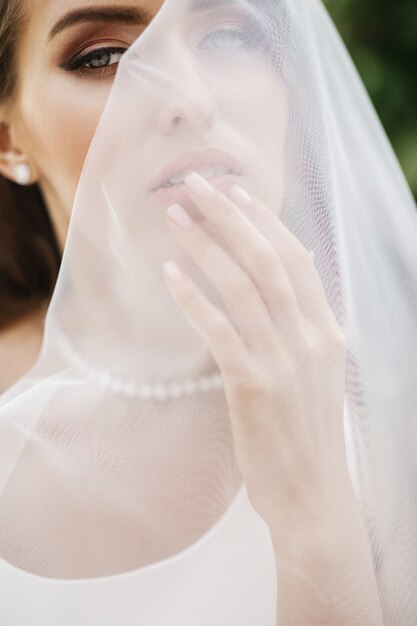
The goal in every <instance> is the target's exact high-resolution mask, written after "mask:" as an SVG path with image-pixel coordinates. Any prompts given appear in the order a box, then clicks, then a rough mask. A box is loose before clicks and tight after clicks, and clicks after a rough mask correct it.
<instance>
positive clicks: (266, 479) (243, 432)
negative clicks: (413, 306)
mask: <svg viewBox="0 0 417 626" xmlns="http://www.w3.org/2000/svg"><path fill="white" fill-rule="evenodd" d="M186 186H187V190H188V193H189V196H190V198H191V200H192V202H193V203H194V205H195V206H196V207H197V208H198V210H199V211H200V212H201V213H202V215H203V216H204V218H205V219H206V220H207V221H208V222H209V224H210V225H211V226H212V227H214V229H215V231H216V233H218V235H220V237H221V239H222V242H223V243H224V244H225V246H222V245H220V244H219V242H218V241H217V240H216V238H215V237H212V236H211V235H209V234H208V233H207V232H206V231H205V230H204V229H203V228H202V227H201V226H200V224H199V223H197V222H195V221H193V220H192V219H191V218H190V215H189V214H187V213H186V212H185V210H184V209H182V207H179V205H174V207H170V209H168V215H169V220H168V223H169V225H170V228H171V230H172V232H173V233H174V235H175V237H176V238H177V239H178V241H179V242H180V244H181V245H182V246H183V248H184V249H185V250H186V252H187V253H188V254H189V255H190V256H191V257H192V258H193V260H194V261H195V262H196V263H197V265H198V266H199V267H200V268H201V270H202V271H203V272H204V273H205V275H206V276H207V278H208V279H209V280H210V282H211V283H212V284H213V286H214V287H215V288H216V290H217V291H218V293H219V294H220V296H221V298H222V300H223V302H224V304H225V307H226V310H227V312H228V315H225V314H224V313H223V312H222V311H220V309H218V308H217V307H215V306H214V305H213V304H212V302H210V301H209V300H208V298H206V297H205V295H204V294H203V293H202V291H201V290H200V289H199V288H198V287H197V286H196V285H195V283H194V282H193V281H191V279H190V278H189V277H188V276H186V275H185V274H184V273H183V272H181V271H180V269H179V268H178V267H177V266H176V265H175V264H174V263H172V262H169V263H167V264H165V266H164V268H165V272H166V276H167V277H168V278H170V279H169V280H168V281H167V284H168V285H169V289H170V291H171V293H172V295H173V297H174V299H175V300H176V302H177V303H178V305H179V306H180V307H181V309H182V310H183V312H184V314H185V316H186V317H187V319H188V320H189V322H190V323H191V324H192V326H193V327H194V328H195V329H196V330H197V331H198V332H199V333H200V334H201V336H202V337H203V338H204V339H205V340H206V342H207V343H208V345H209V348H210V350H211V352H212V354H213V358H214V359H215V361H216V362H217V364H218V366H219V368H220V371H221V373H222V377H223V381H224V387H225V393H226V399H227V403H228V407H229V410H230V418H231V423H232V430H233V436H234V443H235V449H236V457H237V461H238V464H239V468H240V471H241V473H242V477H243V479H244V481H245V484H246V488H247V491H248V495H249V498H250V500H251V502H252V505H253V506H254V508H255V510H257V512H258V513H259V514H260V515H261V517H263V519H264V520H265V521H266V522H267V524H268V525H269V526H270V527H271V528H273V529H274V535H275V538H278V541H280V539H279V538H282V542H283V543H282V545H283V546H284V545H285V539H286V538H287V534H288V531H289V529H291V531H294V530H295V529H305V528H306V527H308V524H309V523H311V522H316V524H314V527H318V526H319V525H320V523H321V521H322V517H324V516H326V521H329V520H330V519H331V517H332V514H333V513H334V512H336V511H337V510H338V506H339V504H340V502H339V501H338V498H344V497H345V495H346V493H347V492H348V498H347V499H348V500H349V502H350V501H351V500H350V498H351V496H352V491H350V488H351V485H350V482H349V478H348V470H347V463H346V452H345V444H344V434H343V398H344V377H345V357H346V340H345V337H344V335H343V333H342V331H341V329H340V327H339V325H338V323H337V321H336V319H335V317H334V315H333V313H332V311H331V309H330V307H329V305H328V303H327V299H326V296H325V293H324V289H323V286H322V283H321V280H320V277H319V275H318V273H317V271H316V269H315V266H314V262H313V257H312V255H311V254H310V253H309V252H308V251H307V250H306V249H305V248H304V247H303V246H302V245H301V243H300V242H299V241H298V240H297V239H296V238H295V237H294V236H293V235H292V234H291V233H290V232H289V231H288V229H287V228H286V227H285V226H284V225H283V224H282V222H281V221H280V220H279V219H278V218H277V217H276V216H275V215H274V214H273V213H272V212H271V211H270V210H268V209H267V208H266V207H265V206H264V205H263V204H262V203H261V202H260V201H259V200H257V199H255V198H251V197H250V196H249V195H248V194H246V192H245V191H244V190H243V189H241V188H240V187H236V186H235V187H234V188H232V192H231V194H230V195H233V198H234V199H236V200H237V201H238V202H237V203H236V202H234V201H233V200H232V199H230V198H229V197H227V196H226V195H224V194H223V193H222V192H220V191H219V190H217V189H215V188H213V187H212V186H211V185H209V183H208V182H207V181H206V180H205V179H204V178H202V177H201V176H199V175H198V174H196V173H193V174H191V175H190V176H188V177H187V180H186ZM229 193H230V192H229ZM181 209H182V211H181ZM242 209H244V211H245V213H246V214H247V215H248V216H250V218H251V219H249V217H247V215H246V214H245V213H244V211H243V210H242ZM175 216H177V220H178V221H177V222H175V221H174V218H175ZM252 220H253V221H257V222H259V223H263V224H265V226H266V227H267V228H270V229H271V232H274V233H275V234H276V239H277V245H272V244H271V242H270V241H269V239H268V238H267V237H265V236H264V235H262V234H261V232H260V231H259V230H258V229H257V228H256V227H255V226H254V225H253V223H252ZM178 222H179V223H178ZM180 224H182V226H181V225H180ZM226 246H227V248H226ZM235 259H236V260H235ZM341 486H342V488H340V487H341Z"/></svg>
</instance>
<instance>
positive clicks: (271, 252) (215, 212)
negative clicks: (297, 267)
mask: <svg viewBox="0 0 417 626" xmlns="http://www.w3.org/2000/svg"><path fill="white" fill-rule="evenodd" d="M185 183H186V186H187V191H188V193H189V195H190V197H191V199H192V201H193V202H194V204H195V205H196V206H197V208H198V209H199V210H200V211H201V212H202V213H203V215H204V217H205V218H206V219H207V220H208V221H209V222H210V223H211V224H212V225H213V226H214V228H215V229H216V231H217V232H218V233H219V234H220V235H221V237H222V239H223V240H224V241H225V243H226V244H227V246H228V247H229V248H230V251H231V252H232V253H233V254H234V255H235V256H236V257H237V258H238V260H239V263H241V265H242V267H243V268H244V269H245V270H246V272H247V273H248V275H249V276H250V278H251V279H252V281H253V283H254V284H255V285H256V287H257V289H258V291H259V293H260V295H261V297H262V300H263V301H264V303H265V305H266V307H267V309H268V311H269V313H270V316H271V319H272V320H273V322H274V323H275V324H277V325H278V327H279V325H282V326H283V327H285V328H286V329H288V328H289V324H292V325H296V324H297V323H299V322H301V311H300V308H299V305H298V301H297V298H296V294H295V292H294V289H293V287H292V284H291V281H290V279H289V276H288V274H287V272H286V270H285V267H284V265H283V263H282V260H281V258H280V255H279V254H278V253H277V251H276V250H275V249H274V247H273V246H272V245H271V243H270V242H269V241H268V239H266V238H265V237H264V236H263V235H262V234H261V233H260V232H259V230H258V229H257V228H256V227H255V226H254V224H253V223H252V222H251V221H250V219H249V218H248V217H247V216H246V215H244V213H243V212H242V211H241V209H240V208H239V207H238V206H237V204H236V203H235V202H233V201H232V200H231V199H230V198H228V197H227V196H225V195H224V194H223V193H222V192H221V191H219V190H218V189H215V188H214V187H213V186H212V185H210V184H209V183H208V182H207V181H206V180H205V179H204V178H202V177H201V176H200V175H199V174H197V173H193V174H190V175H189V176H188V177H187V178H186V180H185ZM248 200H249V202H250V203H251V199H250V196H248Z"/></svg>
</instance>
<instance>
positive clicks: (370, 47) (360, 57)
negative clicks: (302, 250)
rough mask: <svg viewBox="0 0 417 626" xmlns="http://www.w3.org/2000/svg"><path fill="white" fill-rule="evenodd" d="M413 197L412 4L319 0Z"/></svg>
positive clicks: (416, 72)
mask: <svg viewBox="0 0 417 626" xmlns="http://www.w3.org/2000/svg"><path fill="white" fill-rule="evenodd" d="M323 1H324V4H325V5H326V6H327V9H328V11H329V13H330V15H331V16H332V18H333V20H334V21H335V23H336V25H337V27H338V29H339V31H340V33H341V35H342V37H343V39H344V41H345V43H346V45H347V47H348V49H349V51H350V53H351V55H352V57H353V60H354V62H355V64H356V66H357V68H358V70H359V72H360V74H361V76H362V79H363V81H364V82H365V85H366V87H367V89H368V92H369V94H370V96H371V98H372V100H373V102H374V105H375V107H376V109H377V111H378V114H379V116H380V118H381V120H382V123H383V125H384V126H385V129H386V131H387V134H388V136H389V138H390V141H391V143H392V144H393V146H394V149H395V151H396V153H397V156H398V158H399V160H400V163H401V165H402V168H403V170H404V172H405V175H406V176H407V179H408V181H409V184H410V186H411V188H412V190H413V193H414V196H415V197H416V198H417V0H387V1H386V2H384V1H383V0H323Z"/></svg>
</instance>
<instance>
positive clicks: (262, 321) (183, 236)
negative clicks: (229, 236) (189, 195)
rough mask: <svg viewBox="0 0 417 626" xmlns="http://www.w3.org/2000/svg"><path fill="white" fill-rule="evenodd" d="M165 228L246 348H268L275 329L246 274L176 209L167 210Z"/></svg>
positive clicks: (198, 227) (179, 208)
mask: <svg viewBox="0 0 417 626" xmlns="http://www.w3.org/2000/svg"><path fill="white" fill-rule="evenodd" d="M168 224H169V226H170V229H171V230H172V231H173V233H174V235H175V236H176V238H177V239H178V240H179V241H180V243H181V245H182V246H183V248H184V249H185V250H186V251H187V252H188V254H189V255H190V256H191V258H193V259H194V261H195V262H196V263H197V265H198V266H199V267H200V268H201V269H202V270H203V272H204V274H205V275H206V276H207V278H208V279H209V281H210V282H211V283H212V284H213V286H214V287H215V288H216V290H217V291H218V293H219V295H220V296H221V298H222V300H223V302H224V304H225V306H226V309H227V310H228V312H229V313H230V316H231V318H232V321H233V322H234V324H235V325H236V328H237V330H238V332H239V334H240V336H241V337H242V339H243V340H244V341H245V343H246V345H247V346H248V347H249V348H251V349H256V350H259V349H264V348H265V346H270V345H271V340H272V336H273V335H276V329H275V328H274V326H273V324H272V321H271V318H270V315H269V312H268V310H267V308H266V306H265V304H264V302H263V301H262V298H261V297H260V295H259V293H258V291H257V289H256V287H255V285H254V284H253V282H252V281H251V279H250V277H249V276H248V275H247V273H246V272H245V271H244V270H243V269H242V268H241V267H240V266H239V264H238V263H237V262H236V261H235V260H234V259H232V258H231V257H230V256H229V254H228V253H227V252H226V251H225V250H224V249H223V248H222V247H221V245H219V244H218V243H217V242H216V241H215V240H214V239H213V238H212V237H211V236H210V235H209V234H208V233H206V232H205V231H204V230H203V229H202V228H201V227H200V226H199V225H198V224H197V223H196V222H194V221H193V220H192V218H191V216H190V215H189V214H188V213H187V212H186V211H185V209H184V208H183V207H181V206H180V205H178V204H175V205H173V206H171V207H169V209H168Z"/></svg>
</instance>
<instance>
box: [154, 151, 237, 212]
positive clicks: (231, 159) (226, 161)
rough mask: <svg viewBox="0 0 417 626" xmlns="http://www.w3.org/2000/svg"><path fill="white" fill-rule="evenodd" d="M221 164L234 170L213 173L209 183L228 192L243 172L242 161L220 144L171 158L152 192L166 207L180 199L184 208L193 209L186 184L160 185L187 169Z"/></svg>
mask: <svg viewBox="0 0 417 626" xmlns="http://www.w3.org/2000/svg"><path fill="white" fill-rule="evenodd" d="M219 165H224V166H226V167H228V168H229V169H231V170H233V173H232V174H223V175H221V176H213V177H212V178H210V179H208V182H210V183H211V184H212V185H213V186H215V187H216V188H218V189H220V190H221V191H224V192H225V191H227V189H228V188H229V187H230V186H231V185H233V184H234V183H236V182H237V180H238V178H240V177H241V176H242V175H243V167H242V163H241V161H240V160H239V159H238V157H237V156H236V155H234V154H233V153H231V152H229V151H227V150H225V149H223V148H219V147H217V146H208V147H206V148H204V149H200V150H191V151H189V152H186V153H184V154H183V155H181V156H180V157H179V158H177V159H175V160H174V161H171V163H169V165H168V166H167V167H165V168H164V169H163V170H162V171H161V173H160V174H159V175H158V177H157V178H156V179H155V180H154V181H153V183H152V184H151V193H152V195H153V197H154V198H155V199H156V200H157V201H158V202H159V203H161V204H163V205H165V206H169V205H170V204H174V203H175V202H178V203H179V204H182V205H183V206H184V205H185V207H184V208H188V209H190V203H191V200H190V198H189V195H188V192H187V190H186V186H185V185H184V183H179V184H178V185H175V186H173V187H168V188H164V187H161V185H163V184H164V183H165V182H166V181H167V180H169V179H170V178H172V177H174V176H177V175H178V174H181V172H184V171H187V170H190V171H197V170H199V169H201V168H203V167H209V166H214V167H215V166H219ZM191 204H192V203H191Z"/></svg>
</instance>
